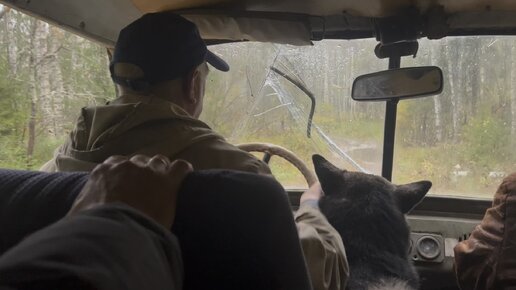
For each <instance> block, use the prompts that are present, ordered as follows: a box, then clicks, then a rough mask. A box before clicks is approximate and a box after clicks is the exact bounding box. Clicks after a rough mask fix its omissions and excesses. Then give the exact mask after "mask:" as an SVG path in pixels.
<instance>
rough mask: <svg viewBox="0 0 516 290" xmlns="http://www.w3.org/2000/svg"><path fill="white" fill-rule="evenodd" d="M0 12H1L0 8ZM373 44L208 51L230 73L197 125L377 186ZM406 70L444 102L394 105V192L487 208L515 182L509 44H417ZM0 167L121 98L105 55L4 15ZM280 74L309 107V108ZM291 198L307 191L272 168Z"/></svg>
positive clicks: (34, 158)
mask: <svg viewBox="0 0 516 290" xmlns="http://www.w3.org/2000/svg"><path fill="white" fill-rule="evenodd" d="M0 7H1V6H0ZM376 44H377V43H376V41H375V40H374V39H368V40H352V41H337V40H335V41H332V40H328V41H322V42H315V43H314V45H312V46H306V47H296V46H288V45H277V44H271V43H251V42H250V43H231V44H222V45H217V46H214V47H211V48H210V49H211V50H212V51H214V52H215V53H217V54H219V55H220V56H222V57H223V58H224V59H226V60H227V61H228V63H229V64H230V66H231V70H230V72H229V73H220V72H216V71H214V70H213V69H212V70H211V72H210V75H209V80H208V84H207V87H206V96H205V105H204V111H203V114H202V115H201V120H203V121H205V122H207V123H208V124H209V125H210V126H212V127H213V128H214V129H215V130H216V131H218V132H219V133H221V134H222V135H223V136H225V137H226V138H228V140H229V141H230V142H232V143H235V144H239V143H245V142H257V141H258V142H269V143H275V144H278V145H281V146H284V147H285V148H287V149H289V150H291V151H293V152H295V153H296V154H298V155H299V156H300V157H301V158H302V159H304V160H305V161H306V163H307V164H309V165H310V164H311V161H310V156H311V154H313V153H316V152H317V153H320V154H323V155H324V156H326V157H328V158H329V159H330V160H332V161H334V162H335V163H336V164H338V165H339V166H341V167H343V168H346V169H349V170H364V171H367V172H370V173H375V174H379V173H380V168H381V156H382V142H383V121H384V113H385V103H384V102H356V101H353V100H352V99H351V97H350V94H351V86H352V83H353V79H354V78H355V77H357V76H359V75H361V74H365V73H370V72H375V71H379V70H384V69H386V68H387V61H386V60H380V59H377V58H376V57H375V56H374V53H373V50H374V47H375V45H376ZM419 44H420V49H419V51H418V53H417V56H416V57H415V58H411V57H408V58H404V59H403V60H402V66H405V67H406V66H420V65H436V66H439V67H440V68H441V69H442V70H443V73H444V90H443V92H442V93H441V94H440V95H437V96H432V97H424V98H418V99H413V100H405V101H401V102H400V104H399V108H398V120H397V123H398V124H397V135H396V147H395V160H394V174H393V177H394V181H395V182H399V183H403V182H410V181H415V180H420V179H428V180H431V181H433V183H434V188H433V190H432V193H434V194H448V195H464V196H481V197H488V196H491V195H492V194H493V193H494V189H495V188H496V186H497V185H498V183H499V182H500V180H501V178H503V177H504V176H505V175H507V174H508V173H510V172H513V171H516V153H515V151H516V150H515V148H516V37H507V36H490V37H462V38H446V39H441V40H432V41H430V40H424V39H422V40H420V43H419ZM0 50H1V51H2V53H1V54H0V75H1V76H2V77H1V78H0V104H1V108H0V146H1V148H2V150H0V166H1V167H3V168H19V169H38V168H39V167H40V166H41V165H42V164H43V163H44V162H46V161H47V160H49V159H50V158H51V157H52V155H53V151H54V150H55V149H56V148H57V147H58V146H59V145H60V144H62V143H63V141H64V140H65V138H66V136H67V135H68V134H69V132H70V131H71V130H72V129H73V127H74V124H75V121H76V118H77V116H78V114H79V112H80V109H81V108H82V107H84V106H93V105H96V104H104V103H105V102H106V101H108V100H111V99H113V98H115V97H116V92H115V87H114V85H113V84H112V82H111V79H110V77H109V72H108V64H109V58H108V53H107V50H106V48H105V47H102V46H101V45H99V44H97V43H94V42H91V41H89V40H87V39H83V38H80V37H78V36H75V35H73V34H71V33H68V32H66V31H63V30H62V29H60V28H58V27H54V26H51V25H48V24H46V23H44V22H41V21H38V20H36V19H34V18H32V17H29V16H26V15H23V14H21V13H19V12H16V11H14V10H10V9H8V8H6V7H2V8H0ZM271 68H275V69H276V70H279V71H281V72H283V73H284V74H286V75H288V76H290V77H291V78H292V79H295V80H296V81H298V82H299V83H301V84H302V85H303V86H304V87H305V88H307V89H308V90H309V91H310V92H311V93H312V94H313V95H314V96H315V104H316V105H315V114H314V118H313V124H312V126H311V130H310V137H308V136H307V124H308V119H309V111H310V107H311V102H310V99H309V98H308V96H307V95H306V94H305V93H303V92H302V91H301V90H300V89H299V88H297V87H296V86H294V85H293V84H292V83H291V82H289V81H288V80H287V79H286V78H285V77H282V76H281V75H280V74H278V73H276V72H274V70H272V69H271ZM272 162H273V163H272V169H273V172H274V173H275V175H276V177H277V178H278V179H279V180H280V181H281V182H282V183H283V184H284V185H285V186H287V187H305V186H306V185H305V184H304V182H303V179H302V178H301V177H300V175H299V174H298V173H297V172H296V169H294V168H293V167H291V166H289V165H288V164H286V162H283V161H279V159H277V158H273V161H272Z"/></svg>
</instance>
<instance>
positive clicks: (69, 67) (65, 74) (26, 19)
mask: <svg viewBox="0 0 516 290" xmlns="http://www.w3.org/2000/svg"><path fill="white" fill-rule="evenodd" d="M0 11H1V12H0V15H1V18H0V51H1V54H0V55H1V57H0V76H1V77H0V148H2V150H0V167H4V168H18V169H38V168H39V167H40V166H41V165H42V164H43V163H44V162H46V161H47V160H49V159H50V158H51V157H52V154H53V151H54V149H55V148H56V147H57V146H59V144H61V143H63V141H64V138H65V136H66V135H67V134H68V133H69V132H70V130H72V129H73V127H74V124H75V121H76V118H77V116H78V113H79V112H80V108H81V107H83V106H87V105H93V104H102V103H104V102H105V101H106V100H108V99H110V98H113V97H114V96H115V92H114V86H113V85H112V82H111V79H110V77H109V72H108V69H107V67H108V58H107V53H106V49H105V48H104V47H102V46H100V45H98V44H96V43H93V42H91V41H89V40H86V39H83V38H80V37H78V36H75V35H73V34H71V33H68V32H66V31H64V30H62V29H60V28H58V27H55V26H52V25H49V24H47V23H45V22H42V21H39V20H37V19H35V18H32V17H30V16H27V15H24V14H22V13H19V12H17V11H14V10H11V9H9V8H7V7H5V6H2V5H0Z"/></svg>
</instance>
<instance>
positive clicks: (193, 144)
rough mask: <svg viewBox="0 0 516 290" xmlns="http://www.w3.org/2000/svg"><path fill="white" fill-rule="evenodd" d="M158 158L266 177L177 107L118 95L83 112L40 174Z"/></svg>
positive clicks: (246, 156) (256, 165) (264, 169)
mask: <svg viewBox="0 0 516 290" xmlns="http://www.w3.org/2000/svg"><path fill="white" fill-rule="evenodd" d="M135 154H144V155H148V156H153V155H156V154H162V155H165V156H167V157H169V158H170V159H171V160H174V159H185V160H187V161H189V162H190V163H192V165H193V167H194V168H195V169H196V170H202V169H217V168H221V169H233V170H240V171H247V172H251V173H260V174H270V170H269V168H268V167H267V165H266V164H265V163H263V162H262V161H260V160H258V159H256V158H255V157H254V156H252V155H251V154H249V153H247V152H245V151H242V150H240V149H238V148H237V147H235V146H234V145H231V144H229V143H228V142H226V140H225V139H224V138H223V137H222V136H221V135H218V134H217V133H215V132H213V130H211V128H210V127H209V126H208V125H206V124H205V123H203V122H202V121H199V120H196V119H193V118H191V117H190V116H189V115H188V113H186V112H185V111H184V110H183V109H182V108H180V107H179V106H177V105H175V104H173V103H171V102H168V101H166V100H163V99H159V98H156V97H146V96H133V95H127V96H122V97H120V98H118V99H116V100H114V101H112V102H111V103H109V104H107V105H105V106H97V107H86V108H83V109H82V112H81V115H80V117H79V119H78V122H77V125H76V127H75V129H74V130H73V131H72V133H71V134H70V137H69V138H68V140H67V141H66V142H65V143H64V145H62V146H61V147H60V148H58V149H57V150H56V153H55V156H54V158H53V159H52V160H50V161H49V162H47V163H46V164H45V165H43V167H42V168H41V170H42V171H48V172H54V171H90V170H92V169H93V168H94V167H95V165H97V164H98V163H101V162H103V161H104V160H105V159H107V158H108V157H109V156H112V155H124V156H131V155H135Z"/></svg>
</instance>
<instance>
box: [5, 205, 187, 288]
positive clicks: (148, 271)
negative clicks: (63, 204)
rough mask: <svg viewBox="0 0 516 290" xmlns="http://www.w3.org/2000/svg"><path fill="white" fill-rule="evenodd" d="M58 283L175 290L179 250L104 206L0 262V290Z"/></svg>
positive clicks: (138, 219)
mask: <svg viewBox="0 0 516 290" xmlns="http://www.w3.org/2000/svg"><path fill="white" fill-rule="evenodd" d="M63 282H66V284H67V285H68V286H71V285H73V286H74V287H73V288H76V287H77V288H79V289H158V288H160V289H164V288H166V289H180V288H181V286H182V262H181V256H180V251H179V246H178V243H177V241H176V239H175V237H174V236H172V234H171V233H170V232H169V231H167V230H166V229H164V228H162V227H161V226H159V225H158V224H156V223H154V222H153V221H151V220H149V219H148V218H146V217H144V216H143V215H141V214H139V213H138V212H136V211H135V210H132V209H131V208H129V207H127V206H122V205H105V206H98V207H96V208H94V209H91V210H86V211H83V212H81V213H78V214H77V215H75V216H72V217H68V218H65V219H63V220H61V221H59V222H57V223H55V224H53V225H51V226H49V227H47V228H45V229H43V230H41V231H39V232H37V233H35V234H33V235H31V236H29V237H27V238H26V239H25V240H24V241H22V242H21V243H20V244H19V245H17V246H16V247H14V248H12V249H11V250H9V251H8V252H7V253H5V254H4V255H3V256H2V257H0V286H5V287H11V288H14V289H31V288H30V286H31V285H38V287H39V288H38V289H45V288H41V286H42V285H43V284H44V285H45V287H46V285H48V287H47V289H60V288H63V286H64V284H63ZM68 288H69V287H68Z"/></svg>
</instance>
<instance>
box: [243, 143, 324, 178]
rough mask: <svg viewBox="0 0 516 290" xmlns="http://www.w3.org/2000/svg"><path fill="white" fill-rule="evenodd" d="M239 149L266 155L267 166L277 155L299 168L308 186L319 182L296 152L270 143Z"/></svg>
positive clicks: (264, 157) (247, 145) (246, 144)
mask: <svg viewBox="0 0 516 290" xmlns="http://www.w3.org/2000/svg"><path fill="white" fill-rule="evenodd" d="M237 146H238V148H240V149H241V150H244V151H247V152H263V153H265V154H264V155H263V159H262V161H263V162H265V163H266V164H269V161H270V160H271V157H272V156H273V155H277V156H279V157H282V158H283V159H285V160H287V161H288V162H290V163H291V164H292V165H294V167H296V168H297V170H299V171H300V172H301V174H303V177H304V178H305V180H306V182H307V183H308V186H309V187H310V186H312V185H313V184H314V183H316V182H317V177H316V176H315V174H314V173H313V171H312V170H311V169H310V168H308V166H306V164H305V163H304V162H303V160H301V158H299V157H297V155H296V154H294V152H292V151H290V150H288V149H286V148H284V147H281V146H278V145H274V144H269V143H245V144H240V145H237Z"/></svg>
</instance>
